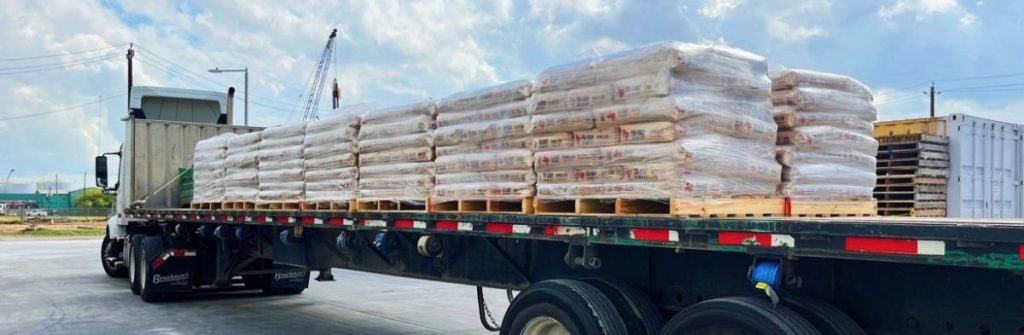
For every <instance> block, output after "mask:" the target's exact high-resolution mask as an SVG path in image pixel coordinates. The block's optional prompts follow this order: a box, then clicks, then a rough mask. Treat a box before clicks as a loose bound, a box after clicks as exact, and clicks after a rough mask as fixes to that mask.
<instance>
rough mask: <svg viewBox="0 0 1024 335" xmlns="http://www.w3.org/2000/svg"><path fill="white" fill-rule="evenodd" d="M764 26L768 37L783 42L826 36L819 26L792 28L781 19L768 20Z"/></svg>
mask: <svg viewBox="0 0 1024 335" xmlns="http://www.w3.org/2000/svg"><path fill="white" fill-rule="evenodd" d="M765 25H766V27H767V28H768V35H771V36H772V37H775V38H777V39H780V40H782V41H783V42H801V41H804V40H806V39H809V38H812V37H816V36H824V35H826V33H825V29H824V28H822V27H820V26H811V27H804V26H793V25H791V24H789V23H787V22H785V21H783V20H782V18H781V17H773V18H769V19H768V21H767V22H766V23H765Z"/></svg>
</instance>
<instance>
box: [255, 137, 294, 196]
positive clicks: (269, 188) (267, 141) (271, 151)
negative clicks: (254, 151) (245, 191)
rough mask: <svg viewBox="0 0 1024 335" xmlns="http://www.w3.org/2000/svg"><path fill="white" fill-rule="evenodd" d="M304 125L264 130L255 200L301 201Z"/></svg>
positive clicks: (261, 140)
mask: <svg viewBox="0 0 1024 335" xmlns="http://www.w3.org/2000/svg"><path fill="white" fill-rule="evenodd" d="M305 134H306V124H305V123H299V124H290V125H283V126H276V127H271V128H267V129H264V130H263V131H262V135H261V136H262V138H261V139H260V149H259V166H258V169H257V171H258V172H259V173H258V175H257V178H258V180H259V185H260V187H259V202H294V201H303V200H305V196H304V195H305V182H304V177H303V169H304V168H305V164H304V162H303V159H304V158H303V141H304V138H305Z"/></svg>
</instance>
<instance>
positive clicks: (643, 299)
mask: <svg viewBox="0 0 1024 335" xmlns="http://www.w3.org/2000/svg"><path fill="white" fill-rule="evenodd" d="M584 281H585V282H587V284H590V285H594V287H596V288H597V289H598V290H601V293H604V295H605V296H607V297H608V299H609V300H611V302H612V304H613V305H615V308H616V309H617V310H618V311H619V316H621V317H622V321H623V322H624V323H625V324H626V328H627V329H629V334H630V335H657V334H658V332H659V331H661V327H662V326H663V325H664V324H665V318H664V317H663V316H662V315H661V312H660V311H659V310H658V306H656V305H655V304H654V301H651V298H649V297H648V296H647V294H645V293H644V292H643V291H641V290H640V289H639V288H637V287H636V286H634V285H632V284H630V283H627V282H624V281H622V280H618V279H615V278H591V279H585V280H584Z"/></svg>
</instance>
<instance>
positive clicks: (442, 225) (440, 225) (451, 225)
mask: <svg viewBox="0 0 1024 335" xmlns="http://www.w3.org/2000/svg"><path fill="white" fill-rule="evenodd" d="M434 229H437V230H459V223H458V222H456V221H437V222H436V223H434Z"/></svg>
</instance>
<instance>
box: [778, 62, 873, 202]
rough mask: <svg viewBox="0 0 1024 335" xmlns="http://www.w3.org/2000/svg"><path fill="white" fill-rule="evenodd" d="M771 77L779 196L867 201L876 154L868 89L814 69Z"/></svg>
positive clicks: (869, 194)
mask: <svg viewBox="0 0 1024 335" xmlns="http://www.w3.org/2000/svg"><path fill="white" fill-rule="evenodd" d="M771 77H772V88H773V92H772V102H773V103H774V109H773V113H774V117H775V121H776V123H777V124H778V125H779V136H778V142H777V143H778V149H777V158H778V161H779V162H780V163H781V164H782V165H783V169H782V183H781V184H780V185H779V192H780V193H781V194H782V195H784V196H787V197H790V198H794V199H809V200H848V199H870V198H871V196H872V192H873V190H874V187H875V182H876V178H877V177H876V174H875V156H876V155H877V152H878V141H876V140H875V139H874V137H873V134H872V133H873V126H872V122H874V121H875V119H876V117H877V112H876V110H875V107H874V106H873V103H872V100H873V98H872V96H871V90H869V89H868V88H867V87H866V86H864V85H863V84H861V83H860V82H858V81H857V80H855V79H853V78H850V77H846V76H842V75H837V74H831V73H823V72H817V71H809V70H785V71H781V72H778V73H773V74H772V75H771Z"/></svg>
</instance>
